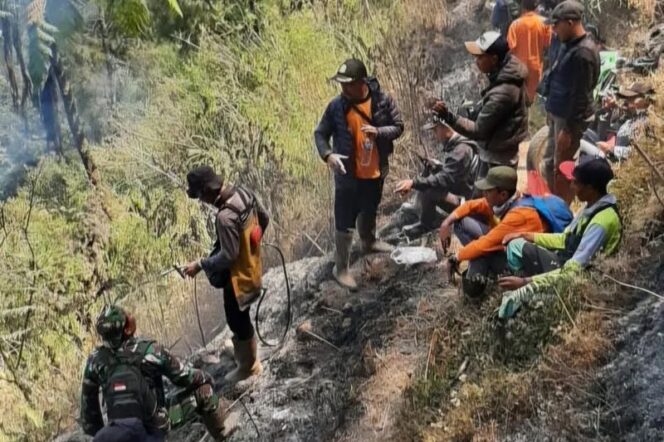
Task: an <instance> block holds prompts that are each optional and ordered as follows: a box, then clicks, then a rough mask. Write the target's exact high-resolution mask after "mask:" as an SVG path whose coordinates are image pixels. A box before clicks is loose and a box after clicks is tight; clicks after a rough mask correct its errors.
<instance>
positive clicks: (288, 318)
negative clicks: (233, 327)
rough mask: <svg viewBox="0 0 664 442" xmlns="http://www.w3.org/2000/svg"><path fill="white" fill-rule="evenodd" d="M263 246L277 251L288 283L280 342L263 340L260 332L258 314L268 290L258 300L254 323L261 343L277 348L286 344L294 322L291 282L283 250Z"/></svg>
mask: <svg viewBox="0 0 664 442" xmlns="http://www.w3.org/2000/svg"><path fill="white" fill-rule="evenodd" d="M263 245H265V246H268V247H271V248H273V249H274V250H276V251H277V253H278V254H279V257H280V258H281V267H282V269H283V271H284V280H285V281H286V299H287V305H286V327H284V333H283V334H282V335H281V338H280V339H279V341H278V342H276V343H270V342H267V341H266V340H265V339H263V336H262V335H261V332H260V327H259V323H260V321H259V320H258V314H259V312H260V310H261V305H262V304H263V301H264V300H265V296H266V295H267V289H265V290H263V293H262V294H261V296H260V298H259V299H258V304H257V305H256V316H255V318H254V322H255V324H256V335H257V336H258V339H259V340H260V341H261V343H262V344H263V345H265V346H267V347H277V346H280V345H282V344H283V343H284V341H285V340H286V335H287V334H288V330H289V329H290V327H291V322H292V319H293V318H292V310H291V288H290V281H289V280H288V271H287V270H286V258H284V254H283V253H282V252H281V249H280V248H279V247H277V246H275V245H274V244H269V243H263Z"/></svg>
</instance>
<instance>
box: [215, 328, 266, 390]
mask: <svg viewBox="0 0 664 442" xmlns="http://www.w3.org/2000/svg"><path fill="white" fill-rule="evenodd" d="M257 346H258V344H257V342H256V337H255V336H254V337H253V338H251V339H247V340H246V341H241V340H239V339H237V338H235V337H234V338H233V350H234V353H235V363H236V364H237V367H236V368H235V370H233V371H231V372H230V373H228V374H227V375H226V376H224V381H226V382H228V383H230V384H236V383H238V382H240V381H243V380H245V379H247V378H249V377H251V376H257V375H259V374H261V373H262V372H263V365H261V361H260V360H259V359H258V357H257V350H258V348H257Z"/></svg>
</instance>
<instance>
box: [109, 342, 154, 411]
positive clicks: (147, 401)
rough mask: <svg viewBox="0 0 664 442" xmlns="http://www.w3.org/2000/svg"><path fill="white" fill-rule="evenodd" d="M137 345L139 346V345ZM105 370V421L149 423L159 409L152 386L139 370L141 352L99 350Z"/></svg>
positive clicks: (141, 358)
mask: <svg viewBox="0 0 664 442" xmlns="http://www.w3.org/2000/svg"><path fill="white" fill-rule="evenodd" d="M139 346H140V345H139ZM102 352H103V354H101V355H100V356H102V360H101V361H100V362H101V363H102V364H104V365H105V366H106V367H107V368H106V370H105V374H106V376H105V382H103V384H102V393H103V396H104V401H105V402H106V414H107V416H108V420H109V421H112V420H116V419H125V418H138V419H140V420H141V421H143V422H144V423H146V424H147V423H149V422H150V421H151V420H152V418H153V416H154V415H155V413H156V411H157V407H158V400H157V394H156V391H155V387H154V384H153V383H152V382H151V380H150V379H149V378H147V377H146V376H145V375H144V374H143V372H142V371H141V363H142V360H143V354H142V352H140V351H139V352H137V351H131V350H130V349H126V348H120V349H118V350H111V349H109V348H106V347H102V348H101V349H100V353H102Z"/></svg>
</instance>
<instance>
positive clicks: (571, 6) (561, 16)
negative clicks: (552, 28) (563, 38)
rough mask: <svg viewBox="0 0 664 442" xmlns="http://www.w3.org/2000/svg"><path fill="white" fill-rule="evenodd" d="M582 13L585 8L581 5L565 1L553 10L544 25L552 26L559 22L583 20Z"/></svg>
mask: <svg viewBox="0 0 664 442" xmlns="http://www.w3.org/2000/svg"><path fill="white" fill-rule="evenodd" d="M584 12H585V8H584V7H583V5H582V4H581V3H579V2H577V1H575V0H565V1H564V2H562V3H559V4H558V6H556V7H555V8H554V9H553V12H552V13H551V17H549V18H547V19H546V20H545V21H544V23H545V24H547V25H553V24H556V23H558V22H559V21H561V20H574V21H578V20H583V14H584Z"/></svg>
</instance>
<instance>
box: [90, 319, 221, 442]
mask: <svg viewBox="0 0 664 442" xmlns="http://www.w3.org/2000/svg"><path fill="white" fill-rule="evenodd" d="M120 311H121V310H120ZM114 313H117V312H114ZM98 327H99V325H98ZM98 331H99V328H98ZM118 354H122V355H129V356H130V357H132V361H135V365H136V366H139V365H140V373H141V375H142V376H143V378H144V379H145V381H146V383H147V385H148V386H149V388H150V390H152V391H153V392H154V393H155V396H156V404H154V408H153V409H154V412H152V416H151V417H148V418H147V419H143V425H144V426H145V428H146V430H147V431H148V433H151V434H156V435H163V434H165V433H166V432H167V431H168V430H169V428H170V422H169V418H168V413H167V411H166V408H165V398H164V390H163V378H162V376H165V377H167V378H168V379H169V380H170V381H171V382H172V383H173V384H174V385H176V386H177V387H180V388H184V389H186V390H188V391H191V392H193V393H194V395H195V397H196V403H197V407H198V408H197V411H198V412H199V413H200V415H201V417H202V419H203V422H204V423H205V425H206V426H207V428H208V430H209V431H210V433H211V435H212V436H213V437H214V438H218V439H221V438H222V434H223V430H224V428H223V414H224V413H223V410H222V408H223V407H222V406H220V401H219V397H218V396H217V395H216V394H215V393H214V390H213V388H212V386H213V380H212V378H211V377H210V375H208V374H207V373H206V372H204V371H202V370H197V369H194V368H193V367H191V366H190V365H189V364H183V363H182V361H180V360H179V359H178V358H177V357H175V356H173V355H171V354H170V353H169V352H168V350H167V349H165V348H164V347H162V346H161V345H159V344H158V343H156V342H154V341H151V340H147V339H142V338H135V337H133V336H129V337H124V338H123V340H122V341H121V342H116V343H114V344H111V343H110V342H109V341H108V340H106V339H105V340H104V345H102V346H100V347H98V348H97V349H96V350H95V351H94V352H93V353H92V354H91V355H90V357H89V358H88V361H87V364H86V366H85V370H84V374H83V385H82V390H81V419H80V423H81V426H82V428H83V431H84V432H85V433H86V434H89V435H94V434H96V433H97V432H98V431H99V430H100V429H102V428H103V427H104V420H103V416H102V411H101V407H100V403H99V391H100V389H101V391H102V392H103V391H104V388H105V386H107V385H108V382H109V377H110V376H111V374H112V372H111V371H112V370H111V363H112V361H113V360H114V358H115V355H118ZM137 368H138V367H137ZM150 409H152V406H150Z"/></svg>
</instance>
